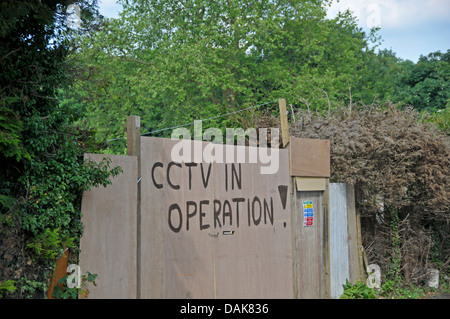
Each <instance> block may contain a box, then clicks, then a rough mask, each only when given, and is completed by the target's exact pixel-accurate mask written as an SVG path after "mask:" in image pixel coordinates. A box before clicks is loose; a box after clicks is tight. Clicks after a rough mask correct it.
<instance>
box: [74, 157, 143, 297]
mask: <svg viewBox="0 0 450 319" xmlns="http://www.w3.org/2000/svg"><path fill="white" fill-rule="evenodd" d="M105 157H108V158H109V159H111V167H115V166H120V167H121V168H122V171H123V173H121V174H119V175H118V176H116V177H115V178H113V179H112V184H111V185H108V186H107V187H106V188H105V187H103V186H99V187H96V188H92V189H91V190H90V191H86V192H85V193H84V194H83V201H82V207H81V210H82V219H81V220H82V222H83V225H84V232H83V236H82V237H81V242H80V249H81V253H80V270H81V273H82V274H83V275H84V274H85V273H86V272H88V271H89V272H90V273H92V274H97V275H98V278H97V279H96V284H97V286H95V287H94V286H90V287H89V288H90V290H91V292H90V294H89V298H101V299H109V298H114V299H117V298H127V299H129V298H136V291H137V278H136V256H137V255H136V254H137V252H136V241H137V238H136V237H137V234H136V227H137V225H136V209H137V207H136V198H137V197H136V196H137V183H136V182H137V157H135V156H119V155H102V154H86V155H85V159H88V160H92V161H94V162H100V161H102V160H103V158H105Z"/></svg>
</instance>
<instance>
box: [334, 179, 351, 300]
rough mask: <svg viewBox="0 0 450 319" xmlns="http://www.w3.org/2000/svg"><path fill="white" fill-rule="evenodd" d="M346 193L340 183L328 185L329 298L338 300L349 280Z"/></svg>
mask: <svg viewBox="0 0 450 319" xmlns="http://www.w3.org/2000/svg"><path fill="white" fill-rule="evenodd" d="M346 197H347V191H346V185H345V184H342V183H330V248H331V249H330V258H331V269H330V276H331V297H332V298H339V297H340V295H342V293H343V291H344V290H343V287H342V285H343V284H345V281H346V279H349V278H350V269H349V247H348V226H347V223H348V217H347V201H346Z"/></svg>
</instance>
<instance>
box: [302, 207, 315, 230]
mask: <svg viewBox="0 0 450 319" xmlns="http://www.w3.org/2000/svg"><path fill="white" fill-rule="evenodd" d="M313 222H314V208H313V202H312V201H310V200H304V201H303V227H310V226H312V225H313Z"/></svg>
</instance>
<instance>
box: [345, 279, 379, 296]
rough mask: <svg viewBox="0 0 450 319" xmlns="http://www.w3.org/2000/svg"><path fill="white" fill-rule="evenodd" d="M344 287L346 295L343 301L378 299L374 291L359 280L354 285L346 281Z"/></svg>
mask: <svg viewBox="0 0 450 319" xmlns="http://www.w3.org/2000/svg"><path fill="white" fill-rule="evenodd" d="M342 287H344V293H343V294H342V295H341V297H340V298H341V299H376V296H375V292H374V290H373V289H372V288H369V287H367V286H366V285H365V284H364V283H363V282H361V281H359V280H358V281H357V282H356V284H354V285H353V284H352V283H350V282H349V281H348V279H346V280H345V285H342Z"/></svg>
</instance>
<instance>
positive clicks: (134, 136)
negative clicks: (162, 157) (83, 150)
mask: <svg viewBox="0 0 450 319" xmlns="http://www.w3.org/2000/svg"><path fill="white" fill-rule="evenodd" d="M127 154H128V156H136V157H137V181H136V183H137V198H136V204H137V205H136V223H137V225H136V236H137V238H136V249H137V252H136V268H137V269H136V277H137V284H136V289H137V291H136V297H137V299H140V298H141V183H140V180H141V118H140V117H139V116H128V118H127Z"/></svg>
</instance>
